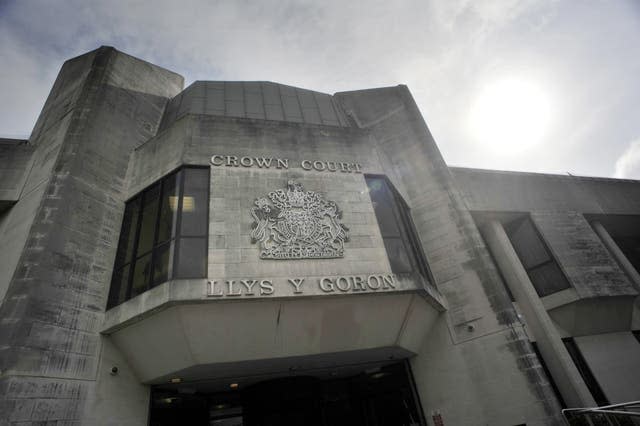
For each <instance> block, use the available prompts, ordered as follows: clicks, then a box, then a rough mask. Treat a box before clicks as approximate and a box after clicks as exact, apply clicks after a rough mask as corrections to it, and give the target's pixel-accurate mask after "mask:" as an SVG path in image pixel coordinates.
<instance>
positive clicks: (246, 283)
mask: <svg viewBox="0 0 640 426" xmlns="http://www.w3.org/2000/svg"><path fill="white" fill-rule="evenodd" d="M240 282H241V283H242V284H244V286H245V287H246V288H247V292H246V293H245V294H246V295H248V296H253V295H254V294H255V293H254V292H253V286H254V285H256V284H257V283H258V280H240Z"/></svg>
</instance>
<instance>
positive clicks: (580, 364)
mask: <svg viewBox="0 0 640 426" xmlns="http://www.w3.org/2000/svg"><path fill="white" fill-rule="evenodd" d="M562 341H563V342H564V346H565V347H566V348H567V351H568V352H569V355H571V359H572V360H573V363H574V364H575V365H576V367H577V368H578V371H579V372H580V375H581V376H582V379H583V380H584V383H585V384H586V385H587V388H588V389H589V391H590V392H591V395H593V399H595V401H596V404H598V405H600V406H602V405H609V400H608V399H607V397H606V396H605V394H604V392H603V391H602V388H601V387H600V384H599V383H598V381H597V380H596V378H595V376H594V375H593V373H592V372H591V368H589V364H587V361H586V360H585V359H584V357H583V356H582V352H580V348H578V345H576V342H575V340H573V338H572V337H567V338H565V339H562Z"/></svg>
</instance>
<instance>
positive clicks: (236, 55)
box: [0, 0, 640, 179]
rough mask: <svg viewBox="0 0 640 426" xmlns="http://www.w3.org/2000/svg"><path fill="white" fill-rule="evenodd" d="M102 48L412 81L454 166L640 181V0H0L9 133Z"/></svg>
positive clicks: (175, 64)
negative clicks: (62, 77)
mask: <svg viewBox="0 0 640 426" xmlns="http://www.w3.org/2000/svg"><path fill="white" fill-rule="evenodd" d="M101 45H109V46H114V47H115V48H117V49H118V50H120V51H123V52H125V53H128V54H130V55H133V56H136V57H139V58H141V59H144V60H147V61H149V62H152V63H154V64H157V65H160V66H163V67H165V68H168V69H170V70H172V71H174V72H177V73H179V74H181V75H182V76H184V77H185V81H186V85H189V84H191V83H192V82H193V81H195V80H267V81H275V82H278V83H283V84H289V85H293V86H298V87H302V88H307V89H312V90H317V91H321V92H326V93H335V92H340V91H348V90H358V89H366V88H372V87H382V86H394V85H397V84H406V85H407V86H408V87H409V90H410V91H411V93H412V94H413V96H414V98H415V100H416V103H417V104H418V107H419V108H420V111H421V112H422V114H423V116H424V118H425V120H426V122H427V125H428V126H429V129H430V130H431V132H432V134H433V136H434V138H435V140H436V143H437V144H438V146H439V148H440V151H441V152H442V155H443V156H444V158H445V160H446V162H447V163H448V164H449V165H452V166H463V167H476V168H487V169H499V170H516V171H531V172H543V173H560V174H567V173H570V174H572V175H587V176H603V177H618V178H629V179H640V77H639V76H640V0H607V1H605V0H602V1H598V0H571V1H569V0H566V1H551V0H550V1H543V0H538V1H529V0H520V1H515V0H499V1H498V0H496V1H482V0H438V1H435V0H406V1H403V0H396V1H389V0H371V1H356V0H351V1H344V0H343V1H334V0H322V1H317V0H314V1H305V0H297V1H294V0H277V1H276V0H256V1H245V0H202V1H195V0H194V1H190V0H182V1H180V2H178V1H175V0H171V1H164V0H155V1H148V0H144V1H137V0H129V1H123V0H110V1H92V0H66V1H46V0H0V64H1V66H0V99H1V100H2V102H0V137H17V138H27V137H28V135H29V134H30V133H31V130H32V128H33V126H34V124H35V121H36V119H37V116H38V114H39V112H40V110H41V108H42V106H43V104H44V102H45V100H46V97H47V95H48V93H49V90H50V89H51V86H52V84H53V81H54V79H55V77H56V75H57V73H58V71H59V70H60V67H61V65H62V63H63V62H64V61H65V60H67V59H69V58H71V57H74V56H77V55H80V54H82V53H85V52H87V51H90V50H93V49H95V48H97V47H99V46H101Z"/></svg>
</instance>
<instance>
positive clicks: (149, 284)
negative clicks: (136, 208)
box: [147, 175, 171, 290]
mask: <svg viewBox="0 0 640 426" xmlns="http://www.w3.org/2000/svg"><path fill="white" fill-rule="evenodd" d="M169 176H171V175H169ZM167 178H168V176H165V177H164V178H162V180H161V181H160V193H159V195H158V208H157V211H156V223H155V226H154V227H153V242H152V243H151V250H150V253H151V261H150V262H149V281H148V282H147V290H149V289H150V288H152V287H153V284H154V282H153V270H154V267H155V263H156V259H155V254H156V251H157V250H156V249H157V248H158V229H159V228H160V215H161V214H162V197H163V196H164V187H165V183H166V182H167Z"/></svg>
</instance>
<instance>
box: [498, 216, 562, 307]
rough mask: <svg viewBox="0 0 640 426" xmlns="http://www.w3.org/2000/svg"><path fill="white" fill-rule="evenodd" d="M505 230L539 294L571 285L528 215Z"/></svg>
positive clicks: (546, 293)
mask: <svg viewBox="0 0 640 426" xmlns="http://www.w3.org/2000/svg"><path fill="white" fill-rule="evenodd" d="M505 230H506V231H507V235H508V236H509V239H510V240H511V244H512V245H513V248H514V249H515V251H516V253H517V254H518V257H519V258H520V262H522V265H523V266H524V269H525V270H526V271H527V274H528V275H529V279H530V280H531V282H532V283H533V286H534V287H535V289H536V292H537V293H538V296H540V297H544V296H547V295H549V294H552V293H555V292H558V291H560V290H564V289H566V288H569V287H570V285H569V281H568V280H567V278H566V277H565V276H564V274H563V273H562V270H561V269H560V266H558V263H557V262H556V261H555V259H554V258H553V257H552V256H551V253H550V252H549V249H548V248H547V246H546V245H545V243H544V241H543V240H542V238H541V237H540V235H539V234H538V231H537V230H536V229H535V227H534V226H533V223H532V222H531V219H530V218H529V217H528V216H525V217H522V218H520V219H516V220H514V221H513V222H511V223H509V224H508V225H507V226H506V227H505Z"/></svg>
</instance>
